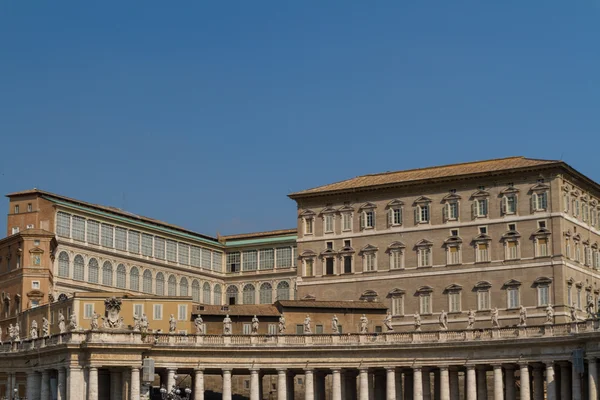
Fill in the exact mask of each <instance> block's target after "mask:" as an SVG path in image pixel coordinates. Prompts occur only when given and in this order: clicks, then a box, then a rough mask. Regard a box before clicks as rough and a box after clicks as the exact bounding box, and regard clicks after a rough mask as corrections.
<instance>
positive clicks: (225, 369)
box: [221, 367, 233, 373]
mask: <svg viewBox="0 0 600 400" xmlns="http://www.w3.org/2000/svg"><path fill="white" fill-rule="evenodd" d="M232 369H233V368H231V367H225V368H221V372H229V373H231V370H232Z"/></svg>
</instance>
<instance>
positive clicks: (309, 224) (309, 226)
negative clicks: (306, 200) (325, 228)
mask: <svg viewBox="0 0 600 400" xmlns="http://www.w3.org/2000/svg"><path fill="white" fill-rule="evenodd" d="M303 222H304V223H303V225H304V234H305V235H314V233H315V218H314V217H312V216H311V217H304V218H303Z"/></svg>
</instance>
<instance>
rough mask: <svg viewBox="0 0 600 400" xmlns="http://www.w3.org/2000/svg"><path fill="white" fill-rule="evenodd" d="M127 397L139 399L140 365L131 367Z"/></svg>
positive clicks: (132, 399) (133, 399)
mask: <svg viewBox="0 0 600 400" xmlns="http://www.w3.org/2000/svg"><path fill="white" fill-rule="evenodd" d="M129 387H130V392H129V398H130V399H131V400H140V367H131V383H130V385H129Z"/></svg>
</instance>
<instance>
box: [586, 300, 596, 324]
mask: <svg viewBox="0 0 600 400" xmlns="http://www.w3.org/2000/svg"><path fill="white" fill-rule="evenodd" d="M585 311H586V313H587V319H595V318H596V315H595V313H594V300H592V298H591V297H590V299H589V300H588V302H587V305H586V306H585Z"/></svg>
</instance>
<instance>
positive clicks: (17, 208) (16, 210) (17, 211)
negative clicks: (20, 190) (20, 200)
mask: <svg viewBox="0 0 600 400" xmlns="http://www.w3.org/2000/svg"><path fill="white" fill-rule="evenodd" d="M18 213H19V206H18V205H16V206H15V214H18Z"/></svg>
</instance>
